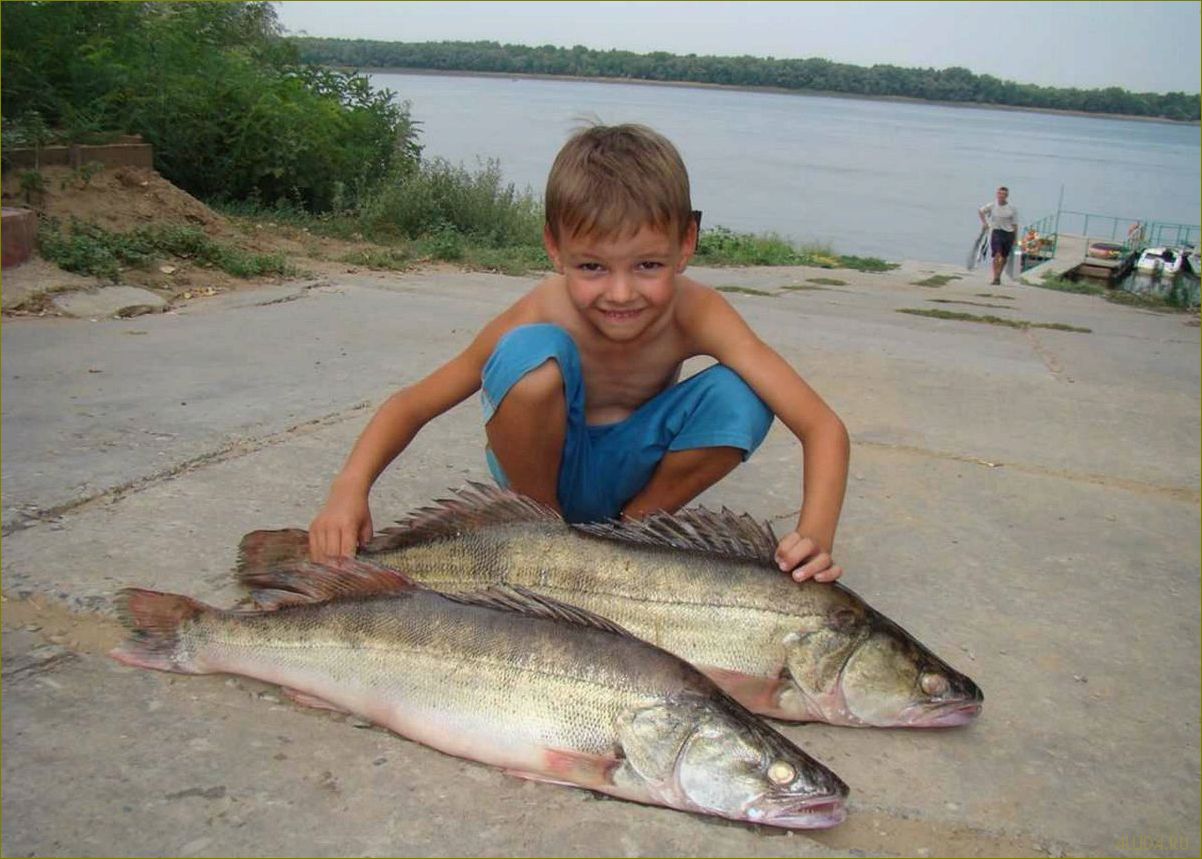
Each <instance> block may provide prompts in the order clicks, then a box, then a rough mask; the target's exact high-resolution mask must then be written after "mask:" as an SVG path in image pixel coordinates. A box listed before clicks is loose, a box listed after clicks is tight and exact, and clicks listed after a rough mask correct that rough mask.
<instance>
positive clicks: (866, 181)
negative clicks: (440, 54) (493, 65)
mask: <svg viewBox="0 0 1202 859" xmlns="http://www.w3.org/2000/svg"><path fill="white" fill-rule="evenodd" d="M371 78H372V82H373V84H374V85H375V86H376V87H378V88H387V89H390V90H393V91H394V92H395V93H396V94H397V98H398V99H401V100H407V101H409V102H410V103H411V105H412V110H411V112H412V115H413V117H414V118H415V119H417V120H418V121H419V122H420V123H421V125H420V128H421V142H422V144H423V145H424V147H425V149H424V152H425V155H426V156H427V157H434V156H442V157H444V158H447V159H449V160H450V161H452V162H459V163H463V164H464V165H465V166H467V167H469V168H474V167H475V166H476V165H477V164H478V163H480V162H482V161H483V160H485V159H498V160H499V161H500V164H501V169H502V171H503V172H504V174H505V176H506V178H507V179H508V180H509V181H511V182H513V183H514V184H516V185H517V186H518V187H519V188H529V189H530V190H532V191H533V192H534V193H536V194H537V195H539V196H541V193H542V188H543V185H544V183H545V181H546V175H547V170H548V169H549V168H550V166H551V161H552V160H553V159H554V157H555V153H556V152H557V151H558V149H559V147H560V146H561V145H562V144H563V141H564V140H565V139H566V137H567V136H568V135H569V134H570V133H571V132H572V130H573V129H574V128H576V127H577V126H579V125H580V124H581V122H582V121H583V120H586V119H589V118H594V119H600V120H601V121H603V122H606V123H619V122H642V123H646V124H647V125H650V126H652V127H654V128H656V129H657V130H659V131H661V132H663V133H664V134H666V135H667V136H668V137H669V138H670V139H671V140H672V141H673V142H674V143H675V144H676V145H677V147H678V148H679V149H680V151H681V154H682V155H683V156H684V160H685V164H686V165H687V166H688V168H689V174H690V178H691V181H692V190H693V205H694V207H695V208H698V209H701V210H702V211H703V212H704V224H705V225H706V226H716V225H723V226H726V227H730V228H731V229H734V230H738V231H748V232H776V233H779V234H781V235H784V236H787V237H789V238H791V239H794V240H797V241H802V242H823V243H828V244H830V245H831V246H832V247H833V248H834V249H835V250H837V251H839V252H841V253H852V254H863V255H873V256H882V257H885V258H888V259H894V260H897V259H917V260H929V261H939V262H961V263H962V262H963V260H964V258H965V256H966V253H967V251H968V248H969V246H970V245H971V242H972V239H973V238H974V237H975V235H976V233H977V230H978V227H979V222H978V220H977V214H976V210H977V208H978V207H979V206H981V205H983V204H985V203H987V202H989V201H990V200H992V199H993V192H994V189H995V188H996V187H997V186H998V185H1007V186H1009V188H1010V199H1011V202H1012V203H1014V205H1015V206H1016V207H1017V208H1018V210H1019V214H1020V216H1021V218H1022V219H1023V220H1024V222H1031V221H1035V220H1037V219H1039V218H1042V217H1044V216H1046V215H1049V214H1053V213H1054V212H1055V211H1056V208H1057V203H1058V199H1059V197H1060V194H1061V189H1062V188H1063V200H1064V208H1065V209H1070V210H1076V211H1079V212H1090V213H1098V214H1103V215H1112V216H1116V217H1117V218H1119V219H1120V221H1121V222H1122V223H1123V224H1126V223H1129V222H1131V221H1135V220H1141V221H1149V220H1153V221H1169V222H1176V223H1186V224H1197V223H1199V220H1200V215H1199V210H1200V208H1202V201H1200V181H1202V179H1200V174H1199V156H1200V147H1199V126H1198V125H1182V124H1169V123H1161V122H1140V121H1136V120H1120V119H1099V118H1094V117H1078V116H1068V115H1059V114H1043V113H1029V112H1023V111H1010V110H988V109H980V108H966V107H949V106H945V105H932V104H913V103H905V102H888V101H871V100H866V99H848V98H832V97H822V96H804V95H790V94H784V93H770V92H744V91H737V90H718V89H701V88H691V87H675V86H647V85H638V84H609V83H599V82H586V81H559V80H533V79H525V78H522V79H519V78H508V77H471V76H458V75H456V76H449V75H448V76H441V75H421V74H393V73H387V74H385V73H377V74H373V75H371Z"/></svg>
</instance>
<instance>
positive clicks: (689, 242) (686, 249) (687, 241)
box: [676, 218, 699, 274]
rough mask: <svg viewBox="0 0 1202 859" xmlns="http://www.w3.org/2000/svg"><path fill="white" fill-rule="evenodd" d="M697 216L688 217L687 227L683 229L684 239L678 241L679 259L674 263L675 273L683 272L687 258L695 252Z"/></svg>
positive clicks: (687, 261) (687, 262) (687, 263)
mask: <svg viewBox="0 0 1202 859" xmlns="http://www.w3.org/2000/svg"><path fill="white" fill-rule="evenodd" d="M698 220H699V219H698V218H690V219H689V228H688V230H686V231H685V234H684V241H682V242H681V243H680V261H679V262H678V263H676V273H677V274H683V273H684V270H685V269H686V268H688V265H689V260H690V259H692V258H693V254H695V253H697V234H698V227H697V222H698Z"/></svg>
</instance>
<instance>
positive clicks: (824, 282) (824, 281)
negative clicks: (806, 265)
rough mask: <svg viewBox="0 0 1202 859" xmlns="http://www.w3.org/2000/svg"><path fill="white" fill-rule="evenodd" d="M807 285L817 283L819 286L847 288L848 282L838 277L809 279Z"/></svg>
mask: <svg viewBox="0 0 1202 859" xmlns="http://www.w3.org/2000/svg"><path fill="white" fill-rule="evenodd" d="M806 283H816V284H818V285H819V286H847V281H845V280H839V278H837V277H807V278H806ZM786 288H787V289H804V288H805V287H786Z"/></svg>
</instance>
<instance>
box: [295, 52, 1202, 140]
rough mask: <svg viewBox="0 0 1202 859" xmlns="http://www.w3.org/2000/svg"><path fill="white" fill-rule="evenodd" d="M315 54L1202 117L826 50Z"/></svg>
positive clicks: (389, 64) (1127, 99) (1152, 100)
mask: <svg viewBox="0 0 1202 859" xmlns="http://www.w3.org/2000/svg"><path fill="white" fill-rule="evenodd" d="M294 43H295V44H296V46H297V47H298V48H299V51H300V56H301V59H302V60H303V61H305V62H310V63H317V64H324V65H333V66H351V67H357V68H395V69H430V70H438V71H468V72H498V73H509V74H539V75H566V76H577V77H607V78H631V79H637V80H649V81H683V82H693V83H706V84H727V85H732V86H749V87H780V88H783V89H788V90H798V91H803V92H804V91H813V92H832V93H847V94H853V95H863V96H883V97H893V96H900V97H905V98H916V99H925V100H930V101H946V102H964V103H981V104H995V105H1004V106H1009V107H1024V108H1046V109H1055V110H1076V111H1085V112H1088V113H1108V114H1126V115H1129V116H1147V117H1158V118H1164V119H1173V120H1194V121H1196V120H1198V119H1199V113H1200V101H1199V95H1198V94H1197V93H1194V94H1187V93H1183V92H1170V93H1134V92H1128V91H1127V90H1125V89H1122V88H1121V87H1107V88H1105V89H1077V88H1075V87H1070V88H1064V87H1046V86H1036V85H1035V84H1023V83H1016V82H1014V81H1008V80H1001V79H999V78H995V77H993V76H992V75H978V74H974V73H973V72H970V71H969V70H968V69H965V68H960V67H952V68H946V69H933V68H925V69H919V68H902V67H900V66H893V65H874V66H870V67H865V66H855V65H850V64H848V63H835V62H831V61H830V60H824V59H817V58H814V59H774V58H772V57H767V58H764V57H749V56H740V57H718V56H698V55H696V54H688V55H687V56H679V55H676V54H669V53H665V52H663V51H656V52H654V53H650V54H636V53H632V52H630V51H616V50H611V51H595V50H591V49H589V48H585V47H583V46H581V45H576V46H575V47H573V48H558V47H554V46H552V45H542V46H540V47H526V46H524V45H502V44H499V43H497V42H380V41H371V40H364V39H325V38H313V37H295V38H294Z"/></svg>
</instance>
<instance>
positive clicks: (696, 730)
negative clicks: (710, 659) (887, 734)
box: [623, 692, 848, 829]
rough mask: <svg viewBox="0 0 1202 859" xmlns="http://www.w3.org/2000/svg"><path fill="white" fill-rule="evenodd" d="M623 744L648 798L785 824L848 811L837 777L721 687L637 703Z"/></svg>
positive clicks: (835, 817) (823, 822)
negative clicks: (645, 705) (655, 702)
mask: <svg viewBox="0 0 1202 859" xmlns="http://www.w3.org/2000/svg"><path fill="white" fill-rule="evenodd" d="M623 752H624V755H625V757H626V764H627V770H628V772H629V771H631V770H633V771H636V772H637V773H638V777H639V778H641V779H642V780H643V783H644V786H645V788H646V789H647V791H648V793H649V794H650V796H651V798H652V801H655V802H660V803H662V804H664V805H669V806H671V807H674V808H683V809H687V810H690V811H698V812H702V813H705V814H714V815H719V816H721V817H726V818H730V819H732V820H741V821H747V822H752V823H762V824H766V825H769V826H780V827H784V828H788V829H823V828H827V827H830V826H834V825H836V824H838V823H840V822H842V821H843V819H844V818H845V817H846V816H847V811H846V799H847V793H848V789H847V785H846V784H844V782H843V781H842V779H840V778H839V777H838V776H837V775H835V774H834V773H833V772H831V771H830V770H829V769H827V768H826V767H825V766H823V765H822V764H821V763H819V762H818V761H816V760H814V759H813V758H811V757H810V756H809V755H807V754H806V753H805V752H803V751H802V750H801V749H799V748H798V747H797V746H796V745H794V744H793V743H791V742H790V741H789V740H788V739H786V738H785V737H783V736H781V735H780V734H778V733H777V732H776V731H773V730H772V729H771V728H769V727H767V726H766V725H764V724H763V723H762V722H761V721H760V720H759V719H757V718H756V717H755V716H753V715H752V714H751V713H750V712H748V711H747V710H745V709H744V708H743V707H742V706H741V705H739V704H737V703H735V702H734V701H733V700H731V699H729V698H727V697H726V696H725V695H722V694H721V693H717V692H715V694H714V695H713V696H712V697H702V696H689V697H687V698H683V699H677V700H670V701H667V702H663V703H661V704H658V705H655V706H652V707H648V708H646V709H643V710H641V711H639V712H638V713H636V714H635V715H634V716H633V718H631V719H630V720H629V721H628V723H627V729H626V730H625V731H623Z"/></svg>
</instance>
